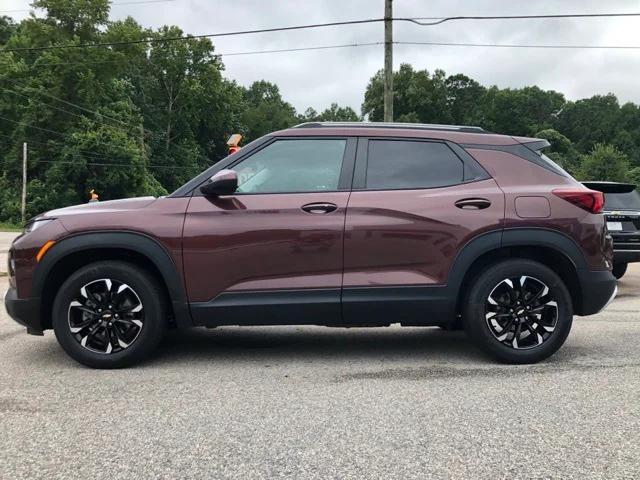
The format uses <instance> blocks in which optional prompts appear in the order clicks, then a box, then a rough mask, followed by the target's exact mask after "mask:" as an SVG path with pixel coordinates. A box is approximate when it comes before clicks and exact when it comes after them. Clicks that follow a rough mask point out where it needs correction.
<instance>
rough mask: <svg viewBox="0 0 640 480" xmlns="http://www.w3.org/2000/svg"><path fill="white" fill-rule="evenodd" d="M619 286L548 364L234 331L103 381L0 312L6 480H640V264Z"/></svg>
mask: <svg viewBox="0 0 640 480" xmlns="http://www.w3.org/2000/svg"><path fill="white" fill-rule="evenodd" d="M6 287H7V280H6V277H4V278H2V277H0V292H4V290H5V289H6ZM620 287H621V292H620V295H619V297H618V299H617V300H616V301H615V302H614V303H613V304H612V305H611V306H610V307H609V309H608V310H607V311H606V312H605V313H602V314H600V315H597V316H593V317H589V318H584V319H579V318H578V319H576V321H575V323H574V328H573V331H572V333H571V335H570V337H569V339H568V341H567V343H566V345H565V346H564V347H563V349H562V350H561V351H560V352H559V353H558V354H556V355H555V356H554V357H552V358H551V359H550V360H548V361H547V362H545V363H542V364H538V365H534V366H504V365H499V364H495V363H493V362H492V361H490V360H489V359H487V358H486V357H484V356H483V355H482V354H480V353H479V352H477V351H476V350H475V349H474V348H473V347H472V346H471V344H470V343H469V341H468V340H467V339H466V338H465V336H464V334H462V333H459V332H444V331H441V330H439V329H435V328H399V327H390V328H385V329H350V330H343V329H329V328H322V327H286V328H283V327H265V328H232V327H226V328H220V329H216V330H201V329H194V330H189V331H181V332H173V333H172V334H171V335H170V336H169V337H168V338H167V339H166V341H165V342H164V343H163V345H162V347H161V349H160V351H159V352H158V355H156V356H155V357H154V358H153V359H152V360H151V361H149V362H147V363H145V364H144V365H142V366H139V367H137V368H132V369H128V370H118V371H96V370H90V369H87V368H84V367H82V366H79V365H78V364H76V363H74V362H73V361H72V360H70V359H69V358H68V357H66V355H65V354H64V353H63V352H62V351H61V349H60V348H59V347H58V345H57V343H56V341H55V338H54V336H53V334H52V333H51V332H48V333H47V334H46V335H45V336H44V337H32V336H28V335H26V334H25V333H24V330H23V329H22V328H21V327H19V326H18V325H16V324H14V323H13V322H12V321H11V320H10V319H9V318H7V315H6V313H5V312H4V309H1V313H0V365H1V366H2V368H1V369H0V477H1V478H3V479H22V478H25V479H27V478H28V479H35V478H78V479H80V478H81V479H86V478H92V479H93V478H96V479H102V478H104V479H131V478H138V479H146V478H167V479H169V478H171V479H172V478H215V479H221V478H239V479H253V478H265V479H267V478H268V479H271V478H285V477H286V478H304V479H307V478H322V479H325V478H339V479H345V478H367V479H370V478H385V479H387V478H402V479H405V478H420V479H423V478H510V479H511V478H580V479H587V478H594V479H595V478H608V479H615V478H638V477H640V348H639V347H640V294H639V293H638V288H639V287H640V268H634V269H633V271H632V272H631V273H630V274H628V276H627V277H625V278H624V279H623V281H622V282H621V283H620Z"/></svg>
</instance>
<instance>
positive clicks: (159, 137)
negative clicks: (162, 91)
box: [3, 78, 211, 163]
mask: <svg viewBox="0 0 640 480" xmlns="http://www.w3.org/2000/svg"><path fill="white" fill-rule="evenodd" d="M3 80H6V81H8V82H10V83H13V84H14V85H17V86H19V87H22V88H32V89H33V90H35V93H38V94H40V95H44V96H45V97H48V98H51V99H53V100H57V101H59V102H62V103H64V104H66V105H69V106H71V107H74V108H77V109H79V110H81V111H84V112H87V113H91V114H94V115H97V116H99V117H102V118H106V119H108V120H112V121H114V122H116V123H119V124H120V125H123V126H125V127H128V128H130V129H138V128H140V127H141V125H132V124H130V123H127V122H124V121H122V120H119V119H117V118H114V117H111V116H108V115H104V114H102V113H100V112H96V111H95V110H90V109H88V108H86V107H83V106H82V105H77V104H75V103H72V102H69V101H67V100H63V99H61V98H58V97H56V96H54V95H51V94H48V93H45V92H42V91H40V90H37V89H35V88H34V87H29V86H28V85H24V84H22V83H20V82H17V81H15V80H11V79H8V78H4V79H3ZM5 90H8V89H5ZM23 96H24V95H23ZM36 102H39V103H41V104H43V105H47V106H50V107H53V108H56V109H57V110H61V111H63V112H66V113H69V114H71V115H74V116H76V117H80V118H82V117H81V116H80V115H78V114H75V113H72V112H69V111H67V110H64V109H61V108H57V107H54V106H53V105H51V104H48V103H45V102H42V101H38V100H36ZM146 120H147V121H149V122H151V123H152V124H153V125H155V126H156V127H157V128H162V127H160V126H159V125H158V124H157V123H155V122H152V121H151V120H150V119H146ZM96 123H98V124H100V125H104V126H107V127H111V128H118V129H120V130H122V131H124V132H126V133H130V130H124V129H123V128H122V127H115V126H113V125H109V124H107V123H103V122H96ZM142 131H143V132H144V133H145V134H147V135H150V136H152V137H155V138H157V139H161V140H165V137H164V136H163V135H162V134H160V133H155V132H152V131H151V130H147V129H146V128H144V127H142ZM172 146H173V147H175V148H177V149H179V150H181V151H183V152H185V153H187V154H188V155H191V154H192V153H193V152H191V151H189V150H187V149H186V148H185V147H183V146H181V145H179V144H177V143H173V144H172ZM196 158H197V159H198V160H202V161H205V162H206V163H210V162H211V159H209V158H207V157H204V156H202V155H200V154H197V156H196Z"/></svg>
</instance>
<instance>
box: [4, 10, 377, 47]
mask: <svg viewBox="0 0 640 480" xmlns="http://www.w3.org/2000/svg"><path fill="white" fill-rule="evenodd" d="M381 21H383V19H382V18H370V19H366V20H349V21H343V22H330V23H312V24H308V25H294V26H289V27H274V28H260V29H254V30H240V31H235V32H222V33H208V34H204V35H183V36H180V37H164V38H145V39H140V40H126V41H120V42H99V43H80V44H67V45H46V46H41V47H18V48H6V49H2V50H0V52H21V51H38V50H55V49H60V48H92V47H113V46H119V45H132V44H140V43H162V42H175V41H180V40H193V39H200V38H214V37H229V36H235V35H249V34H255V33H272V32H285V31H291V30H304V29H308V28H322V27H337V26H342V25H360V24H365V23H375V22H381Z"/></svg>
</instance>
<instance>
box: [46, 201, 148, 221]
mask: <svg viewBox="0 0 640 480" xmlns="http://www.w3.org/2000/svg"><path fill="white" fill-rule="evenodd" d="M155 201H156V197H138V198H123V199H121V200H108V201H106V202H90V203H84V204H81V205H72V206H71V207H65V208H58V209H57V210H50V211H48V212H47V213H45V214H43V215H42V216H43V217H54V218H59V217H65V216H68V215H78V214H87V213H89V214H92V213H115V212H126V211H130V210H138V209H141V208H144V207H147V206H149V205H151V204H152V203H153V202H155Z"/></svg>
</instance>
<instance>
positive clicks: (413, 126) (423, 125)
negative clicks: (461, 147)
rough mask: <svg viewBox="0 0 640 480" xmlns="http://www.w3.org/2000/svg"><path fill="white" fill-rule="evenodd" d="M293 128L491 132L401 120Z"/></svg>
mask: <svg viewBox="0 0 640 480" xmlns="http://www.w3.org/2000/svg"><path fill="white" fill-rule="evenodd" d="M292 128H403V129H409V130H444V131H448V132H472V133H489V132H487V131H486V130H485V129H484V128H482V127H473V126H467V125H441V124H436V123H401V122H393V123H389V122H305V123H301V124H299V125H296V126H294V127H292Z"/></svg>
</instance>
